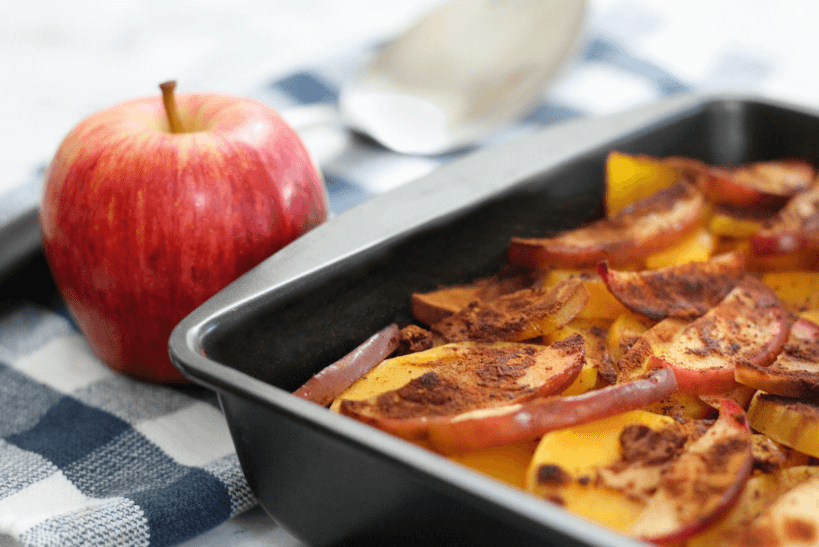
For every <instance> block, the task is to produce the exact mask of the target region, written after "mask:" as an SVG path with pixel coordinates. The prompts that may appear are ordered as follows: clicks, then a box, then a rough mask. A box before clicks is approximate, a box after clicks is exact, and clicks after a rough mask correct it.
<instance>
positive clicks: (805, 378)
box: [734, 318, 819, 398]
mask: <svg viewBox="0 0 819 547" xmlns="http://www.w3.org/2000/svg"><path fill="white" fill-rule="evenodd" d="M734 377H735V378H736V381H737V382H739V383H740V384H743V385H746V386H749V387H752V388H755V389H759V390H761V391H764V392H766V393H773V394H774V395H781V396H782V397H795V398H801V397H816V395H817V394H819V325H817V324H816V323H814V322H813V321H809V320H808V319H805V318H800V319H799V320H798V321H796V323H794V324H793V326H792V327H791V331H790V334H789V335H788V340H787V342H786V343H785V345H784V346H783V347H782V351H781V352H780V353H779V355H778V356H777V357H776V360H775V361H774V362H773V363H772V364H771V365H770V366H761V365H755V364H752V363H748V362H743V361H741V362H738V363H737V367H736V370H735V371H734Z"/></svg>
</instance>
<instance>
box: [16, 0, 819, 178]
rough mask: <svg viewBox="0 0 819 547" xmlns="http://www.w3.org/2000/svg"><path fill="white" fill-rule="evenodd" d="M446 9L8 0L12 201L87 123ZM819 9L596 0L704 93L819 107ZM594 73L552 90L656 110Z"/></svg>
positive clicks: (269, 0)
mask: <svg viewBox="0 0 819 547" xmlns="http://www.w3.org/2000/svg"><path fill="white" fill-rule="evenodd" d="M440 3H441V0H404V1H402V2H383V1H379V0H345V1H344V2H338V1H334V0H266V1H261V0H234V1H232V2H225V1H218V0H188V1H162V0H148V1H144V2H136V1H132V2H107V1H103V0H87V1H84V2H66V1H59V0H34V1H32V0H3V1H2V2H0V21H2V25H1V27H2V29H1V30H0V72H1V73H2V74H3V77H2V78H0V101H2V104H4V105H5V109H4V113H3V116H2V121H3V127H4V129H5V130H4V132H3V134H2V137H0V165H2V166H3V169H2V172H0V192H3V191H5V190H7V189H9V188H12V187H14V186H15V185H18V184H22V183H24V182H25V181H27V180H28V178H29V177H30V176H31V170H32V169H33V168H34V167H35V166H37V165H42V164H43V163H44V162H47V161H48V160H49V159H50V158H51V156H52V155H53V153H54V151H55V150H56V147H57V146H58V144H59V142H60V140H61V139H62V137H63V136H64V135H65V134H66V133H67V132H68V131H69V130H70V129H71V128H72V127H73V125H74V124H76V123H77V122H78V121H79V120H80V119H82V118H83V117H85V116H87V115H88V114H90V113H92V112H94V111H96V110H99V109H101V108H104V107H106V106H109V105H111V104H114V103H116V102H119V101H122V100H125V99H128V98H132V97H136V96H141V95H146V94H154V93H157V92H158V90H157V84H158V83H159V82H161V81H164V80H168V79H172V78H173V79H177V80H178V81H179V88H178V89H179V90H180V91H219V92H225V93H234V94H240V95H252V94H253V93H254V91H255V90H256V89H258V88H259V87H260V86H263V85H265V83H266V82H269V81H270V80H271V79H273V78H275V77H276V76H277V75H283V74H287V73H288V72H291V71H293V70H295V69H297V68H299V67H300V66H303V65H305V64H308V63H311V62H316V61H320V60H321V59H322V58H327V57H330V56H334V55H338V54H339V52H341V51H344V50H350V51H356V50H363V49H365V48H366V47H368V46H370V45H372V44H375V43H378V42H380V41H382V40H385V39H388V38H389V37H391V36H393V35H394V34H395V33H397V32H398V31H399V30H400V29H401V28H403V27H404V26H405V25H407V24H409V23H410V22H412V21H413V20H414V19H415V18H417V17H418V16H420V15H421V14H423V13H424V12H425V11H427V10H429V9H431V8H432V7H434V6H435V5H437V4H440ZM818 19H819V2H815V1H814V0H782V1H780V2H770V1H762V0H689V1H686V2H661V1H648V0H642V1H641V0H590V13H589V20H588V26H587V29H588V32H590V33H599V34H600V35H602V36H606V37H608V38H612V39H614V40H616V41H617V42H618V43H619V44H620V45H622V46H624V47H626V48H628V50H629V51H630V52H631V53H632V54H633V55H635V56H636V57H639V58H641V59H645V60H646V61H649V62H651V63H652V64H654V65H656V66H659V67H662V68H663V69H664V70H666V71H667V72H669V73H670V74H672V75H674V76H675V77H676V78H678V79H679V80H681V81H683V82H685V83H687V84H689V85H691V86H693V87H694V88H696V89H698V90H706V91H708V90H715V89H738V90H747V91H753V92H756V93H761V94H764V95H766V96H771V97H776V98H781V99H784V100H786V101H792V102H796V103H798V104H804V105H808V106H815V105H819V63H817V62H816V54H815V51H816V46H815V40H814V37H813V36H814V33H815V21H816V20H818ZM604 76H605V75H604V74H598V73H595V72H594V71H586V73H583V74H578V75H575V77H574V78H569V79H567V80H566V81H564V82H563V84H562V85H558V86H557V87H555V88H553V90H552V93H554V94H555V96H557V97H563V98H567V99H568V101H564V102H574V103H581V104H582V105H583V107H584V111H585V112H588V113H605V112H609V111H613V110H620V109H625V108H628V107H630V106H633V105H634V104H636V103H639V102H641V101H644V100H652V99H653V97H654V95H653V94H652V93H651V90H648V89H646V90H641V89H640V85H645V84H644V83H640V82H637V81H635V82H631V83H628V82H626V83H621V84H618V85H610V89H607V90H606V92H605V93H601V90H600V89H599V84H597V83H596V82H597V80H598V79H599V78H602V77H604Z"/></svg>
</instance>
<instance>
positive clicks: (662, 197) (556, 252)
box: [508, 181, 706, 269]
mask: <svg viewBox="0 0 819 547" xmlns="http://www.w3.org/2000/svg"><path fill="white" fill-rule="evenodd" d="M705 211H706V204H705V198H704V197H703V195H702V193H701V192H699V191H698V190H697V189H696V188H695V187H694V186H693V185H691V184H689V183H687V182H685V181H679V182H677V183H675V184H674V185H673V186H671V187H669V188H666V189H664V190H660V191H659V192H657V193H656V194H654V195H652V196H649V197H648V198H645V199H642V200H640V201H637V202H635V203H632V204H631V205H629V206H627V207H626V208H624V209H623V210H621V211H620V212H618V213H616V214H615V215H613V216H612V217H609V218H606V219H603V220H599V221H597V222H593V223H591V224H589V225H586V226H583V227H580V228H577V229H575V230H569V231H566V232H562V233H560V234H558V235H556V236H554V237H548V238H512V240H511V242H510V244H509V248H508V255H509V260H510V261H511V262H512V263H513V264H517V265H520V266H524V267H527V268H533V269H543V268H547V267H549V266H553V265H560V267H561V268H594V267H595V266H596V265H597V263H599V262H601V261H603V260H607V261H609V263H611V264H612V266H614V267H621V266H625V265H630V264H639V263H641V262H642V261H643V260H644V259H645V257H646V256H647V255H650V254H652V253H654V252H657V251H660V250H663V249H666V248H668V247H670V246H671V245H673V244H674V243H675V242H676V241H678V240H680V239H681V238H683V237H685V236H686V235H689V234H691V233H693V232H694V231H695V230H696V229H697V228H699V227H700V225H701V223H702V219H703V215H704V213H705Z"/></svg>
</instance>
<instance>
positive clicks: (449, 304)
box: [410, 266, 540, 325]
mask: <svg viewBox="0 0 819 547" xmlns="http://www.w3.org/2000/svg"><path fill="white" fill-rule="evenodd" d="M539 279H540V276H539V275H537V273H536V272H534V271H532V270H529V269H523V268H516V267H514V266H510V267H507V268H504V269H503V270H502V271H501V272H499V273H498V274H497V275H493V276H492V277H487V278H483V279H479V280H477V281H475V282H473V283H469V284H466V285H456V286H452V287H442V288H440V289H438V290H435V291H430V292H426V293H413V295H412V300H411V303H410V305H411V309H412V316H413V317H414V318H415V319H416V320H417V321H419V322H421V323H423V324H425V325H432V324H433V323H436V322H438V321H440V320H441V319H443V318H444V317H448V316H450V315H452V314H454V313H457V312H459V311H461V310H462V309H463V308H465V307H466V306H467V305H468V304H469V303H470V302H472V301H473V300H484V301H488V300H494V299H496V298H498V297H500V296H503V295H505V294H510V293H513V292H515V291H519V290H521V289H528V288H531V287H532V286H533V285H534V284H535V283H536V282H538V281H539Z"/></svg>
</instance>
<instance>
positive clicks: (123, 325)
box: [40, 94, 327, 383]
mask: <svg viewBox="0 0 819 547" xmlns="http://www.w3.org/2000/svg"><path fill="white" fill-rule="evenodd" d="M176 102H177V105H178V110H179V117H180V119H181V122H182V128H183V132H181V133H171V132H170V129H169V123H168V120H167V116H166V114H165V110H164V107H163V103H162V99H161V98H160V97H158V96H157V97H145V98H141V99H135V100H132V101H128V102H124V103H121V104H118V105H116V106H113V107H111V108H109V109H107V110H103V111H101V112H98V113H96V114H93V115H91V116H89V117H88V118H86V119H85V120H83V121H82V122H80V123H79V124H78V125H77V126H76V127H75V128H74V129H73V130H72V131H71V132H70V133H69V134H68V136H67V137H66V138H65V139H64V140H63V142H62V143H61V145H60V147H59V149H58V150H57V153H56V155H55V157H54V159H53V161H52V162H51V165H50V167H49V169H48V172H47V173H46V179H45V188H44V195H43V200H42V204H41V208H40V227H41V231H42V237H43V251H44V254H45V257H46V260H47V262H48V264H49V266H50V268H51V271H52V274H53V277H54V280H55V283H56V285H57V287H58V289H59V290H60V293H61V294H62V297H63V299H64V300H65V303H66V305H67V306H68V309H69V311H70V313H71V314H72V315H73V317H74V319H75V320H76V322H77V325H78V326H79V328H80V330H81V331H82V332H83V334H84V335H85V337H86V338H87V340H88V343H89V344H90V346H91V349H92V350H93V351H94V353H95V354H96V355H97V356H98V357H99V358H100V359H101V360H102V361H103V362H105V363H106V364H107V365H108V366H109V367H111V368H112V369H114V370H117V371H119V372H122V373H124V374H127V375H129V376H134V377H137V378H140V379H144V380H149V381H155V382H173V383H175V382H187V380H186V379H185V378H184V376H182V374H181V373H180V372H178V371H177V370H176V369H175V368H174V367H173V365H172V364H171V362H170V359H169V357H168V339H169V337H170V333H171V331H172V329H173V327H174V326H175V325H176V324H177V323H178V322H179V321H181V320H182V319H183V318H184V317H185V316H186V315H187V314H189V313H190V312H191V311H193V310H194V309H195V308H196V307H198V306H199V305H200V304H202V303H203V302H204V301H205V300H207V299H208V298H209V297H211V296H212V295H214V294H215V293H216V292H218V291H219V290H220V289H222V288H223V287H225V286H226V285H227V284H229V283H230V282H231V281H233V280H234V279H236V278H237V277H239V276H240V275H242V274H243V273H245V272H247V271H248V270H249V269H251V268H252V267H253V266H255V265H256V264H258V263H259V262H261V261H262V260H263V259H265V258H267V257H268V256H270V255H271V254H273V253H274V252H275V251H277V250H279V249H280V248H282V247H284V246H285V245H287V244H288V243H289V242H291V241H292V240H294V239H295V238H297V237H298V236H300V235H302V234H304V233H305V232H307V231H308V230H310V229H312V228H314V227H315V226H317V225H319V224H320V223H322V222H323V221H324V220H325V219H326V217H327V195H326V191H325V188H324V184H323V180H322V177H321V175H320V173H319V171H318V169H317V167H316V166H315V164H314V162H313V160H312V158H311V157H310V154H309V152H308V151H307V149H306V148H305V146H304V144H303V143H302V141H301V139H300V138H299V136H298V134H297V133H296V132H295V131H294V130H293V129H292V128H291V127H290V126H288V125H287V124H286V123H285V122H284V121H283V119H282V118H281V117H280V116H279V114H278V113H277V112H275V111H274V110H273V109H271V108H270V107H268V106H265V105H263V104H262V103H259V102H256V101H253V100H250V99H244V98H239V97H232V96H227V95H216V94H180V95H177V97H176Z"/></svg>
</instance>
